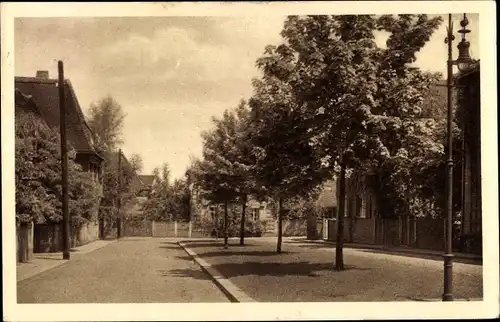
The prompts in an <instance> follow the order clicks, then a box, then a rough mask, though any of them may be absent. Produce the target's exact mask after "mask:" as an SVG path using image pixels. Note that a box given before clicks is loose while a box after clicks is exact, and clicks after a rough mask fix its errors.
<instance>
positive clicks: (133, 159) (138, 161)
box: [129, 153, 144, 173]
mask: <svg viewBox="0 0 500 322" xmlns="http://www.w3.org/2000/svg"><path fill="white" fill-rule="evenodd" d="M129 162H130V165H131V166H132V169H133V170H134V171H135V172H136V173H140V172H142V170H143V169H144V161H143V160H142V157H141V155H140V154H138V153H133V154H132V155H131V156H130V161H129Z"/></svg>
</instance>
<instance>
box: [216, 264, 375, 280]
mask: <svg viewBox="0 0 500 322" xmlns="http://www.w3.org/2000/svg"><path fill="white" fill-rule="evenodd" d="M212 267H213V268H214V269H216V270H217V271H219V272H220V273H221V274H222V275H223V276H224V277H226V278H232V277H238V276H244V275H259V276H276V277H280V276H309V277H319V276H321V274H318V273H319V272H321V271H329V272H332V271H333V272H337V273H339V274H342V273H345V272H348V271H353V270H371V269H370V268H361V267H357V266H349V265H347V266H345V270H343V271H336V270H335V267H334V264H333V263H310V262H305V261H302V262H295V263H272V262H271V263H261V262H244V263H221V264H215V265H212Z"/></svg>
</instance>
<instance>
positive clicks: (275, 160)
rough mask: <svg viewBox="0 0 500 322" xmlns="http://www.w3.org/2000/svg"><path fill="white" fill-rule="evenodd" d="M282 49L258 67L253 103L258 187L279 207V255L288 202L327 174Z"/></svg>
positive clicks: (272, 51)
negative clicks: (284, 214) (309, 137)
mask: <svg viewBox="0 0 500 322" xmlns="http://www.w3.org/2000/svg"><path fill="white" fill-rule="evenodd" d="M281 49H283V47H279V48H276V47H273V46H268V47H267V48H266V51H265V54H264V56H263V57H261V58H260V59H259V60H258V61H257V66H258V67H259V68H260V69H261V70H262V72H263V74H264V75H263V77H262V79H255V80H254V82H253V86H254V95H253V96H252V98H251V99H250V101H249V105H250V107H251V113H252V116H251V117H252V122H251V126H252V128H251V131H250V132H251V133H252V137H251V141H252V143H253V145H254V151H253V154H254V155H255V156H256V164H255V176H256V181H257V183H258V185H259V186H261V187H262V190H263V191H266V192H268V193H269V194H270V195H271V196H273V198H275V199H277V201H278V240H277V252H278V253H280V252H281V246H282V235H283V230H282V229H283V225H282V221H283V212H284V211H283V202H284V201H286V200H287V199H291V198H294V197H296V196H307V195H308V194H310V193H311V192H313V191H314V189H315V188H317V187H318V185H319V184H321V182H322V181H323V180H324V177H325V176H326V175H327V174H328V168H327V167H325V164H324V162H323V161H324V160H322V159H321V157H320V155H319V154H318V153H317V150H316V149H314V148H313V146H312V145H311V144H310V143H309V141H308V139H307V136H308V128H309V125H310V124H309V122H307V120H306V119H305V118H304V113H303V111H302V110H301V106H300V105H298V104H297V100H296V98H295V95H294V92H293V87H292V86H291V85H290V77H291V74H290V73H289V72H288V71H289V69H288V67H289V66H288V64H289V63H290V59H292V58H291V57H288V56H287V53H281ZM281 54H283V57H281ZM281 58H283V59H281Z"/></svg>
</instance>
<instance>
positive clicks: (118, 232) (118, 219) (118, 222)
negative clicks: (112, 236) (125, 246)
mask: <svg viewBox="0 0 500 322" xmlns="http://www.w3.org/2000/svg"><path fill="white" fill-rule="evenodd" d="M116 237H117V238H121V237H122V149H119V150H118V214H117V217H116Z"/></svg>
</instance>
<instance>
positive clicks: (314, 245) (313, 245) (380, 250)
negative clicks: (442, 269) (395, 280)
mask: <svg viewBox="0 0 500 322" xmlns="http://www.w3.org/2000/svg"><path fill="white" fill-rule="evenodd" d="M285 243H286V244H290V245H294V246H295V247H300V248H309V249H320V248H331V249H334V248H335V244H328V243H322V242H311V241H309V242H307V241H304V239H302V241H296V240H287V241H285ZM306 243H307V244H306ZM373 247H374V248H375V249H371V248H366V247H363V246H362V245H352V244H350V245H348V246H347V245H344V248H345V249H356V250H359V251H362V252H365V253H373V254H386V255H397V256H405V257H412V258H421V259H429V260H435V261H442V260H443V256H442V255H441V254H426V253H409V252H405V251H400V250H398V249H391V247H390V246H386V247H384V246H383V245H374V246H373ZM419 250H420V249H419ZM417 251H418V250H417ZM420 251H425V250H420ZM453 262H457V263H464V264H472V265H482V263H483V261H482V259H474V258H463V257H462V258H459V257H455V258H454V259H453Z"/></svg>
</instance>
